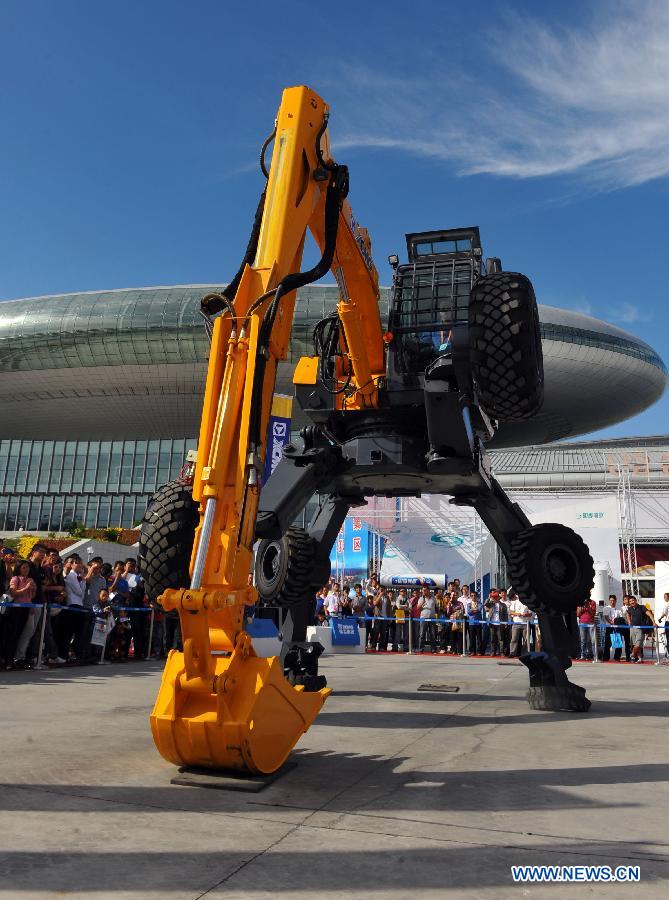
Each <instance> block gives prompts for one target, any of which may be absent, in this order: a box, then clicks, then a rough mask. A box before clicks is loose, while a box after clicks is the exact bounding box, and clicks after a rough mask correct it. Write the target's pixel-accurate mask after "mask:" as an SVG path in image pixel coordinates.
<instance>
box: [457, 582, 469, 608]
mask: <svg viewBox="0 0 669 900" xmlns="http://www.w3.org/2000/svg"><path fill="white" fill-rule="evenodd" d="M471 599H472V598H471V595H470V593H469V585H467V584H464V585H463V586H462V590H461V591H460V596H459V597H458V600H459V601H460V603H462V606H463V609H464V611H465V613H466V614H467V615H469V604H470V603H471Z"/></svg>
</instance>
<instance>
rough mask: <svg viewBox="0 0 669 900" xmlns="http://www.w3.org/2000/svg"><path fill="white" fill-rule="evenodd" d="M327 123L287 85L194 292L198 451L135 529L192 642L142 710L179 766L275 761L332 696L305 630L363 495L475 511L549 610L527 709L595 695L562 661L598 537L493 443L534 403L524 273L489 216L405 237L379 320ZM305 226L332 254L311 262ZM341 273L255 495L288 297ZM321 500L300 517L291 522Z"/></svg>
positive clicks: (154, 594) (532, 658) (530, 302)
mask: <svg viewBox="0 0 669 900" xmlns="http://www.w3.org/2000/svg"><path fill="white" fill-rule="evenodd" d="M328 119H329V108H328V106H327V104H326V103H325V102H324V101H323V100H322V99H321V98H320V97H319V96H318V94H316V93H315V92H314V91H313V90H311V89H309V88H308V87H291V88H288V89H286V90H285V91H284V93H283V97H282V101H281V106H280V108H279V112H278V116H277V119H276V123H275V127H274V130H273V131H272V134H271V135H270V136H269V137H268V138H267V140H266V141H265V143H264V145H263V147H262V151H261V154H260V168H261V170H262V172H263V175H264V177H265V179H266V183H265V186H264V190H263V191H262V195H261V197H260V202H259V204H258V208H257V211H256V214H255V219H254V222H253V227H252V230H251V236H250V238H249V242H248V246H247V249H246V253H245V254H244V258H243V260H242V263H241V266H240V267H239V270H238V272H237V273H236V275H235V276H234V278H233V279H232V280H231V281H230V283H229V284H228V285H227V286H226V287H225V288H223V289H221V290H220V292H214V293H209V294H207V295H206V296H205V297H203V299H202V302H201V312H202V315H203V318H204V326H205V327H206V328H207V331H208V334H209V337H210V341H211V348H210V356H209V363H208V371H207V380H206V387H205V394H204V404H203V410H202V420H201V426H200V435H199V444H198V450H197V460H196V461H195V462H194V464H193V465H192V466H191V467H190V468H189V467H185V468H184V470H182V477H181V478H179V479H177V480H176V481H173V482H171V483H169V484H167V485H165V486H164V487H163V488H161V489H160V490H159V491H158V492H157V493H156V494H155V495H154V496H153V498H152V499H151V501H150V503H149V506H148V508H147V512H146V515H145V517H144V521H143V524H142V531H141V541H140V561H141V566H142V571H143V574H144V577H145V580H146V584H147V590H148V593H149V596H150V597H151V598H152V599H159V601H160V603H161V604H162V606H163V607H164V608H165V609H166V610H168V611H169V610H176V611H177V613H178V615H179V617H180V621H181V632H182V641H183V652H178V651H176V650H172V651H171V652H170V654H169V657H168V659H167V663H166V666H165V670H164V673H163V677H162V683H161V687H160V692H159V694H158V698H157V700H156V704H155V707H154V709H153V712H152V714H151V728H152V732H153V737H154V740H155V743H156V746H157V748H158V750H159V752H160V753H161V754H162V755H163V756H164V757H165V759H167V760H169V761H171V762H172V763H174V764H175V765H178V766H198V767H205V768H209V769H216V770H237V771H238V772H240V771H241V772H247V773H266V774H269V773H272V772H275V771H276V770H278V769H279V768H280V767H281V765H282V764H283V763H284V761H285V760H286V758H287V757H288V755H289V753H290V752H291V750H292V749H293V747H294V746H295V744H296V742H297V741H298V740H299V737H300V735H302V734H303V733H304V732H305V731H307V729H308V728H309V727H310V726H311V724H312V723H313V721H314V720H315V718H316V716H317V714H318V712H319V711H320V709H321V708H322V706H323V704H324V702H325V701H326V699H327V697H328V695H329V693H330V689H329V688H328V687H327V683H326V679H325V677H324V676H323V675H322V674H319V671H318V657H319V655H320V653H321V652H322V647H321V646H320V645H319V644H316V643H308V642H307V641H306V629H307V623H308V616H309V610H310V607H311V604H312V602H313V597H314V593H315V591H316V590H317V589H319V588H320V587H321V586H322V585H323V584H325V583H326V582H327V579H328V577H329V575H330V550H331V548H332V545H333V543H334V542H335V539H336V537H337V534H338V532H339V530H340V528H341V526H342V524H343V522H344V519H345V517H346V515H347V513H348V512H349V510H350V509H352V508H354V507H360V506H364V505H365V503H366V502H367V498H368V497H378V496H380V497H416V496H420V495H422V494H426V493H427V494H444V495H448V496H449V497H450V498H451V499H450V502H451V503H453V504H455V505H457V506H467V507H471V508H473V509H474V510H475V511H476V512H477V513H478V515H479V516H480V517H481V519H482V520H483V522H484V523H485V525H486V527H487V528H488V530H489V531H490V533H491V534H492V536H493V538H494V539H495V541H496V542H497V544H498V545H499V547H500V548H501V549H502V551H503V553H504V555H505V557H506V560H507V569H508V574H509V580H510V581H511V583H512V584H513V586H514V588H515V590H516V591H517V593H518V594H519V596H520V597H521V599H522V600H523V601H524V602H525V603H526V604H527V606H528V607H529V608H530V609H531V610H533V611H534V612H536V613H537V615H538V622H539V628H540V630H541V639H542V647H543V650H542V652H541V653H528V654H526V655H525V656H524V657H523V662H524V663H525V665H526V666H527V667H528V669H529V677H530V688H529V692H528V699H529V702H530V706H532V707H533V708H539V709H562V710H572V711H576V712H581V711H586V710H587V709H588V707H589V706H590V702H589V700H588V699H587V698H586V696H585V691H584V689H583V688H581V687H578V686H577V685H574V684H572V683H571V682H570V681H569V680H568V678H567V675H566V669H567V668H568V667H569V666H570V665H571V662H570V657H571V656H574V655H575V654H576V653H577V647H578V626H577V621H576V612H575V611H576V607H577V606H578V605H579V604H580V603H581V602H582V601H583V600H584V599H586V598H587V597H588V596H589V593H590V590H591V588H592V586H593V583H594V567H593V562H592V559H591V557H590V554H589V552H588V549H587V547H586V546H585V544H584V543H583V541H582V540H581V538H580V537H579V536H578V535H577V534H576V533H575V532H574V531H572V530H571V529H569V528H566V527H564V526H562V525H557V524H541V525H532V524H531V523H530V522H529V520H528V519H527V517H526V516H525V514H524V513H523V511H522V510H521V509H520V507H519V506H518V505H517V504H515V503H512V502H511V501H510V500H509V498H508V497H507V496H506V494H505V492H504V491H503V490H502V488H501V487H500V485H499V484H498V483H497V481H496V480H495V478H494V476H493V474H492V472H491V469H490V465H489V461H488V457H487V455H486V445H487V444H488V442H489V441H490V440H491V438H492V437H493V436H494V434H495V432H496V430H497V429H498V427H499V426H500V425H501V424H502V423H504V422H508V421H512V420H517V419H523V418H528V417H531V416H533V415H535V414H536V412H537V411H538V410H539V408H540V407H541V404H542V399H543V359H542V350H541V338H540V333H539V321H538V314H537V304H536V299H535V296H534V291H533V288H532V285H531V283H530V281H529V280H528V279H527V278H526V277H525V276H524V275H521V274H519V273H517V272H507V271H504V269H503V267H502V263H501V261H500V260H499V259H497V258H489V259H487V260H485V261H484V259H483V255H482V249H481V241H480V235H479V230H478V228H475V227H472V228H457V229H447V230H436V231H428V232H421V233H412V234H408V235H407V237H406V241H407V261H406V262H403V263H400V261H399V259H398V257H396V256H394V257H390V260H389V262H390V265H391V267H392V272H393V278H392V294H391V301H390V310H389V320H388V321H387V322H383V323H382V321H381V317H380V312H379V284H378V282H379V279H378V274H377V270H376V268H375V266H374V262H373V260H372V254H371V244H370V238H369V235H368V233H367V230H366V229H365V228H363V227H362V226H361V225H360V224H359V223H358V221H357V220H356V218H355V217H354V215H353V213H352V211H351V207H350V206H349V202H348V199H347V195H348V191H349V173H348V169H347V167H346V166H344V165H340V164H338V163H336V162H335V161H334V159H333V158H332V154H331V152H330V144H329V137H328ZM270 146H272V158H271V165H270V167H269V170H268V169H267V165H266V162H265V160H266V156H267V152H268V150H269V148H270ZM307 230H309V231H310V232H311V234H312V235H313V236H314V238H315V240H316V243H317V244H318V246H319V248H320V252H321V254H322V255H321V258H320V260H319V262H318V263H317V264H316V265H315V266H314V267H313V268H311V269H308V270H306V271H300V268H301V262H302V255H303V248H304V242H305V237H306V233H307ZM329 272H332V274H333V276H334V278H335V279H336V282H337V285H338V289H339V290H338V293H339V302H338V305H337V308H336V311H335V312H333V313H332V314H331V315H328V316H326V317H325V318H323V320H322V321H320V322H318V324H317V325H316V326H315V328H314V331H313V346H314V352H313V355H312V356H305V357H303V358H302V359H300V360H299V362H298V364H297V367H296V369H295V374H294V385H295V395H296V398H297V401H298V403H299V404H300V406H301V408H302V410H303V411H304V413H305V414H306V416H307V417H308V420H309V422H310V424H309V425H308V426H306V427H305V428H303V429H302V431H301V433H300V437H299V440H298V439H297V438H296V439H295V440H294V441H293V442H291V443H290V444H289V445H288V446H286V447H285V449H284V452H283V456H282V459H281V461H280V462H279V464H278V466H277V468H276V470H275V471H274V473H273V475H272V476H271V478H270V479H269V481H268V482H267V483H266V485H265V486H264V487H263V488H262V490H261V473H262V471H263V463H264V457H265V453H266V452H267V447H266V435H267V428H268V422H269V418H270V408H271V402H272V395H273V391H274V386H275V379H276V373H277V365H278V363H279V361H280V360H285V359H286V357H287V353H288V344H289V339H290V334H291V327H292V322H293V312H294V308H295V303H296V299H297V292H298V291H299V290H300V288H303V287H304V286H305V285H308V284H311V283H313V282H315V281H317V280H318V279H320V278H322V277H323V276H325V275H326V274H327V273H329ZM297 302H299V299H297ZM314 496H316V497H317V498H318V507H317V510H316V512H315V514H314V516H313V518H312V520H311V521H310V522H309V524H308V527H307V528H300V527H296V526H295V524H294V523H295V521H296V520H298V519H299V518H300V516H301V515H302V513H303V511H304V509H305V508H306V506H307V503H308V502H309V500H310V499H311V498H312V497H314ZM253 570H255V576H254V578H251V577H250V576H251V574H252V572H253ZM259 596H260V598H261V599H263V600H265V601H270V602H272V603H273V604H276V605H279V606H281V607H283V608H284V612H285V621H284V625H283V630H282V634H281V637H282V651H281V654H280V655H279V656H275V657H271V658H268V659H264V658H260V657H258V656H256V654H255V652H254V648H253V644H252V641H251V638H250V636H249V635H248V633H247V632H246V631H245V630H244V625H243V623H244V607H245V606H250V605H253V604H255V603H256V602H257V601H258V597H259Z"/></svg>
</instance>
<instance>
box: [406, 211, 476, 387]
mask: <svg viewBox="0 0 669 900" xmlns="http://www.w3.org/2000/svg"><path fill="white" fill-rule="evenodd" d="M406 242H407V255H408V258H409V262H408V263H406V264H404V265H395V266H394V277H393V292H392V299H391V306H390V322H389V331H391V332H392V334H393V335H394V338H395V349H396V354H395V360H394V367H395V368H396V373H393V374H397V375H405V376H407V375H408V376H411V375H418V374H420V373H422V372H424V371H425V369H426V368H427V366H429V365H430V364H431V363H432V362H434V360H435V359H437V358H438V357H439V356H441V355H443V354H445V353H448V351H449V345H450V335H451V331H452V328H453V326H455V325H457V324H458V323H463V322H466V321H467V316H468V313H467V310H468V306H469V293H470V291H471V288H472V285H473V284H474V282H475V281H476V279H477V278H478V277H479V275H480V274H481V261H482V251H481V238H480V235H479V229H478V228H477V227H473V228H453V229H446V230H440V231H422V232H415V233H412V234H407V236H406ZM395 259H396V257H395Z"/></svg>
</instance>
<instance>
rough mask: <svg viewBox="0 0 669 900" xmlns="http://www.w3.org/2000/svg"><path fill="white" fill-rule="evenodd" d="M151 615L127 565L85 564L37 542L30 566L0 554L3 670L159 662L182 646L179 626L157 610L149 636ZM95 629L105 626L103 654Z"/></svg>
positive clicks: (97, 560) (132, 563)
mask: <svg viewBox="0 0 669 900" xmlns="http://www.w3.org/2000/svg"><path fill="white" fill-rule="evenodd" d="M151 612H152V608H151V605H150V604H149V601H148V598H147V597H146V593H145V590H144V582H143V580H142V577H141V575H140V574H139V572H138V569H137V561H136V560H135V559H134V558H132V557H130V558H128V559H126V560H118V561H117V562H116V563H114V565H111V564H110V563H105V562H103V560H102V558H101V557H99V556H94V557H92V558H91V559H89V560H88V561H87V562H86V563H85V562H84V561H83V559H82V558H81V556H79V555H78V554H76V553H72V554H70V555H68V556H67V557H66V558H65V559H62V558H61V556H60V553H59V551H58V550H56V549H54V548H52V547H49V546H48V545H47V544H43V543H41V542H38V543H36V544H35V545H34V546H33V548H32V550H31V552H30V554H29V555H28V558H27V559H19V558H18V557H17V554H16V551H15V550H13V549H11V548H9V547H4V548H2V550H1V551H0V668H3V669H25V668H31V667H32V666H34V665H35V663H36V662H37V661H38V659H42V660H43V661H44V662H45V663H48V664H50V665H56V666H64V665H68V664H74V663H79V664H90V663H97V662H99V661H100V659H102V658H103V657H106V658H108V659H111V660H119V661H123V660H127V659H130V658H132V659H136V660H141V659H146V658H147V657H148V656H150V655H155V656H158V657H163V656H165V655H166V653H167V652H168V651H169V650H170V649H171V648H172V647H177V646H180V629H179V618H178V615H177V614H176V613H164V612H163V611H162V609H161V608H160V607H157V606H156V607H154V609H153V627H152V628H150V619H151ZM96 621H97V622H102V623H104V635H103V644H104V653H101V648H100V646H98V645H97V644H96V645H95V646H94V644H93V632H94V628H95V623H96ZM151 632H152V633H151ZM149 640H151V646H149ZM40 651H41V652H40Z"/></svg>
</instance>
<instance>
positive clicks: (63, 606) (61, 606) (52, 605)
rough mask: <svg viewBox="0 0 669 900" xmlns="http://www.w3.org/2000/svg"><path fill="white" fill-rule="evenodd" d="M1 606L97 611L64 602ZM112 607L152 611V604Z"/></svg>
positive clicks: (0, 602)
mask: <svg viewBox="0 0 669 900" xmlns="http://www.w3.org/2000/svg"><path fill="white" fill-rule="evenodd" d="M0 606H14V607H17V608H19V609H43V608H44V607H45V606H46V607H47V609H72V610H77V611H78V612H95V610H93V608H92V607H90V606H78V605H77V606H68V605H67V604H63V603H14V601H9V600H0ZM112 607H113V608H114V609H116V611H117V612H145V613H150V612H151V607H150V606H116V607H114V606H113V604H112Z"/></svg>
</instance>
